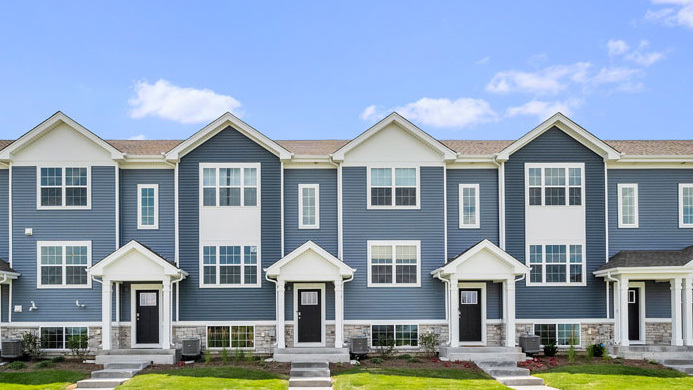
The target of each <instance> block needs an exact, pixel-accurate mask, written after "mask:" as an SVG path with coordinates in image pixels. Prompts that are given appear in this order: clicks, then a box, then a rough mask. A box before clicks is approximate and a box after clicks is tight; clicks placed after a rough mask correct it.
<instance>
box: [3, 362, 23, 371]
mask: <svg viewBox="0 0 693 390" xmlns="http://www.w3.org/2000/svg"><path fill="white" fill-rule="evenodd" d="M7 367H8V368H9V369H11V370H23V369H25V368H26V363H24V362H20V361H19V360H15V361H13V362H12V363H10V364H8V365H7Z"/></svg>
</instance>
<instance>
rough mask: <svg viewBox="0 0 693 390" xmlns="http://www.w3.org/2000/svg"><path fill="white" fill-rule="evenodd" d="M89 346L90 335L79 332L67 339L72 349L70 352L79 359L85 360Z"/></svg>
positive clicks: (68, 345)
mask: <svg viewBox="0 0 693 390" xmlns="http://www.w3.org/2000/svg"><path fill="white" fill-rule="evenodd" d="M88 348H89V336H87V335H86V334H77V335H73V336H70V338H68V339H67V349H69V350H70V354H72V356H74V357H76V358H77V359H79V360H84V357H85V355H86V354H87V351H88Z"/></svg>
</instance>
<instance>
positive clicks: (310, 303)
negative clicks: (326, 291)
mask: <svg viewBox="0 0 693 390" xmlns="http://www.w3.org/2000/svg"><path fill="white" fill-rule="evenodd" d="M297 293H298V309H297V312H296V315H297V316H298V342H299V343H319V342H322V300H321V296H320V290H319V289H299V290H298V291H297Z"/></svg>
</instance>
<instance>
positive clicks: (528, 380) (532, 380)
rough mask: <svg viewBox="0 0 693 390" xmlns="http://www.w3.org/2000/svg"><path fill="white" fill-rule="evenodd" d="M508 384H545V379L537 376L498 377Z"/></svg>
mask: <svg viewBox="0 0 693 390" xmlns="http://www.w3.org/2000/svg"><path fill="white" fill-rule="evenodd" d="M496 380H497V381H498V382H500V383H501V384H503V385H506V386H543V385H544V380H543V379H541V378H537V377H535V376H506V377H498V378H496Z"/></svg>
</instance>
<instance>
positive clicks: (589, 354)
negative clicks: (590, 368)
mask: <svg viewBox="0 0 693 390" xmlns="http://www.w3.org/2000/svg"><path fill="white" fill-rule="evenodd" d="M592 358H594V345H588V346H587V354H586V355H585V359H586V360H587V361H588V362H591V361H592Z"/></svg>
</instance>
